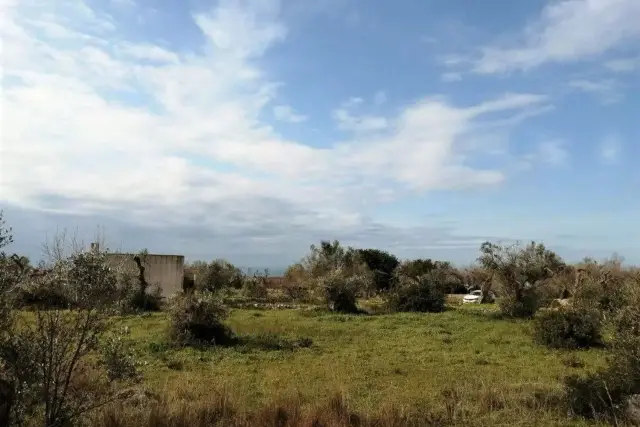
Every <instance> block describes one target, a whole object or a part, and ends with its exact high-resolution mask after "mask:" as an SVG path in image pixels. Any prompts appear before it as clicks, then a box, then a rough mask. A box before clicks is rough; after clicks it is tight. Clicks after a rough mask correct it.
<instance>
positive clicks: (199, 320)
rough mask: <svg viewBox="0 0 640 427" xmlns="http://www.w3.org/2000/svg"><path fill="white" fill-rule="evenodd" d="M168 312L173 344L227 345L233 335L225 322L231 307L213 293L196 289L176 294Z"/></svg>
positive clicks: (170, 335)
mask: <svg viewBox="0 0 640 427" xmlns="http://www.w3.org/2000/svg"><path fill="white" fill-rule="evenodd" d="M169 312H170V316H171V324H170V328H169V337H170V339H171V341H172V342H173V343H174V344H177V345H181V346H191V345H195V346H199V345H212V344H213V345H215V344H225V343H227V342H228V341H229V340H230V339H231V337H232V334H231V331H230V329H229V328H228V327H227V326H226V325H225V324H224V323H223V322H224V320H225V319H226V318H227V316H228V314H229V313H228V310H227V308H226V307H225V306H224V305H223V304H222V301H221V300H220V299H219V297H217V296H216V295H214V294H213V293H211V292H201V291H194V292H190V293H187V294H178V295H175V296H174V297H173V298H172V301H171V304H170V311H169Z"/></svg>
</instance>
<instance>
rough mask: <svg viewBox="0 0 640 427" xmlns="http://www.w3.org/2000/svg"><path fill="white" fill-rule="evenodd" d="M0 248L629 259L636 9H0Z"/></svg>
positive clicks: (637, 129) (268, 257) (612, 1)
mask: <svg viewBox="0 0 640 427" xmlns="http://www.w3.org/2000/svg"><path fill="white" fill-rule="evenodd" d="M0 5H1V6H0V8H1V9H0V12H2V13H1V14H0V16H1V18H0V27H1V29H0V34H1V35H2V40H3V45H2V62H3V77H2V78H3V83H2V88H3V90H2V94H1V95H0V96H1V98H0V99H1V101H2V102H1V104H0V105H1V106H2V122H0V126H1V135H2V139H1V145H0V202H1V203H2V207H3V209H4V210H5V216H6V218H7V220H8V222H9V223H10V224H11V225H12V226H13V228H14V231H15V234H16V239H17V243H16V245H15V250H20V251H23V252H26V253H28V254H29V255H31V256H32V257H34V258H38V256H39V251H40V245H41V243H42V242H43V241H44V240H45V239H46V238H47V236H48V237H51V235H52V234H53V233H55V231H56V229H57V230H61V229H65V228H66V229H70V230H73V233H75V234H77V235H78V236H80V237H81V238H83V239H85V240H88V239H90V238H91V236H92V235H93V234H94V233H95V231H96V227H98V226H100V227H102V228H101V230H102V232H103V233H104V234H105V236H106V239H107V242H109V244H110V246H111V247H113V248H116V249H121V250H137V249H140V248H144V247H146V248H148V249H149V250H150V251H151V252H172V253H183V254H185V255H186V256H187V257H188V258H190V259H195V258H201V259H210V258H215V257H225V258H228V259H230V260H231V261H233V262H236V263H238V264H240V265H244V266H282V265H287V264H289V263H290V262H292V261H295V260H296V259H298V258H299V257H300V256H301V255H303V253H304V252H305V251H306V249H307V248H308V246H309V245H310V244H311V243H314V242H318V241H319V240H320V239H334V238H337V239H340V240H341V241H343V242H344V243H345V244H351V245H355V246H361V247H362V246H366V247H377V248H381V249H385V250H389V251H391V252H394V253H396V254H397V255H399V256H400V257H425V256H426V257H434V258H440V259H449V260H452V261H454V262H457V263H467V262H470V261H472V260H473V259H474V258H475V257H476V256H477V250H478V247H479V246H480V244H481V243H482V241H484V240H509V241H510V240H529V239H536V240H541V241H543V242H545V243H546V244H547V245H548V246H550V247H552V248H553V249H555V250H557V251H558V252H559V253H560V254H561V255H563V256H565V257H566V258H568V259H570V260H576V259H580V258H581V257H583V256H588V255H590V256H595V257H597V258H603V257H606V256H609V255H611V254H612V253H613V252H617V253H619V254H620V255H622V256H624V257H625V258H626V259H627V260H628V261H630V262H640V224H639V223H638V220H637V219H638V217H639V214H640V198H639V197H638V195H639V194H640V172H638V169H637V168H636V163H637V161H638V160H639V159H640V146H639V143H640V138H639V137H640V120H639V118H640V26H639V25H638V22H640V2H638V1H637V0H552V1H542V0H535V1H527V2H514V1H507V0H490V1H489V0H488V1H483V2H477V1H471V0H466V1H463V0H449V1H441V0H430V1H426V0H402V1H386V0H380V1H376V2H371V1H356V0H318V1H315V2H299V1H294V0H282V1H277V0H259V1H258V0H256V1H231V0H221V1H184V2H183V1H181V2H177V1H168V0H163V1H145V2H142V1H139V0H101V1H98V0H57V1H56V2H50V1H43V0H3V1H2V2H1V3H0Z"/></svg>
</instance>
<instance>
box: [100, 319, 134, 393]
mask: <svg viewBox="0 0 640 427" xmlns="http://www.w3.org/2000/svg"><path fill="white" fill-rule="evenodd" d="M128 334H129V330H128V328H124V329H122V330H121V331H120V333H113V334H110V335H109V336H107V337H106V339H105V340H104V343H103V344H102V346H101V353H102V364H103V366H104V367H105V370H106V371H107V376H108V378H109V380H110V381H114V380H124V379H140V371H139V370H138V365H139V362H138V360H137V359H136V356H135V354H134V353H133V352H132V351H131V350H130V349H129V346H128V343H127V342H126V336H127V335H128Z"/></svg>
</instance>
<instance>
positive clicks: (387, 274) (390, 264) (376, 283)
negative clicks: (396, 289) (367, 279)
mask: <svg viewBox="0 0 640 427" xmlns="http://www.w3.org/2000/svg"><path fill="white" fill-rule="evenodd" d="M357 252H358V254H359V255H360V258H361V259H362V260H363V261H364V263H365V264H366V265H367V267H368V268H369V270H371V272H372V273H373V287H374V289H375V290H376V291H378V292H380V291H388V290H389V289H390V288H391V286H392V284H393V273H394V272H395V269H396V267H398V265H400V261H398V258H396V256H395V255H392V254H390V253H388V252H385V251H381V250H378V249H358V251H357Z"/></svg>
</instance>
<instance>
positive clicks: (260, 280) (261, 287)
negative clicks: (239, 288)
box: [243, 271, 269, 299]
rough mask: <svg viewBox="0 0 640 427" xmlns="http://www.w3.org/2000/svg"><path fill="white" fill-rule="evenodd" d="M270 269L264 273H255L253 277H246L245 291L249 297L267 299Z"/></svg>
mask: <svg viewBox="0 0 640 427" xmlns="http://www.w3.org/2000/svg"><path fill="white" fill-rule="evenodd" d="M268 274H269V273H268V271H265V272H264V273H263V274H260V273H255V274H254V275H253V277H247V278H245V279H244V285H243V291H244V294H245V295H246V296H247V297H249V298H255V299H266V298H267V296H268V290H267V280H268V277H269V276H268Z"/></svg>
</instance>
